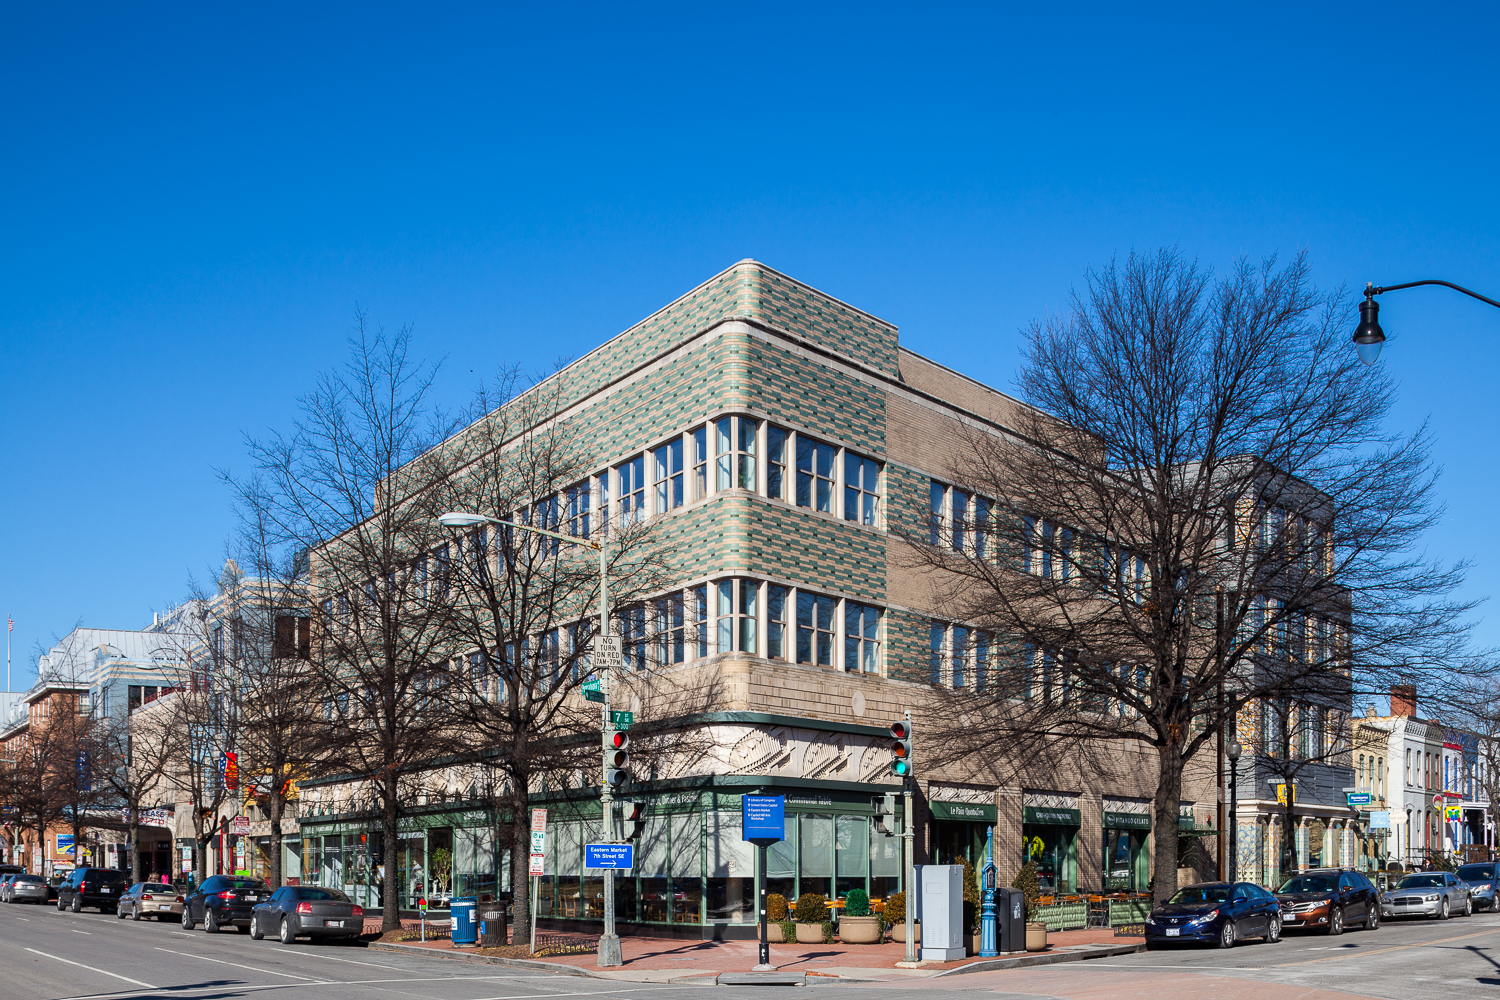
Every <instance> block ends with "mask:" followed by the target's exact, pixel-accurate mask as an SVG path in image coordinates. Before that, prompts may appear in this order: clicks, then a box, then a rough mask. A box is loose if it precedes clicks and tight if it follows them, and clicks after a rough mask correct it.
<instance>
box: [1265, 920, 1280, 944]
mask: <svg viewBox="0 0 1500 1000" xmlns="http://www.w3.org/2000/svg"><path fill="white" fill-rule="evenodd" d="M1266 940H1267V941H1268V942H1270V943H1271V944H1275V943H1276V942H1277V941H1280V940H1281V918H1280V917H1272V918H1271V919H1270V921H1269V922H1268V923H1267V924H1266Z"/></svg>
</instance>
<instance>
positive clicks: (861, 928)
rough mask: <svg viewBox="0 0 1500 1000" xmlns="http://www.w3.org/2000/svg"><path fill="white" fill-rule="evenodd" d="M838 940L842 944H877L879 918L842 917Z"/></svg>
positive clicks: (878, 940)
mask: <svg viewBox="0 0 1500 1000" xmlns="http://www.w3.org/2000/svg"><path fill="white" fill-rule="evenodd" d="M799 936H800V935H799ZM839 940H840V941H842V942H843V943H844V944H879V943H880V918H879V917H876V916H869V917H844V918H843V919H841V920H840V921H839Z"/></svg>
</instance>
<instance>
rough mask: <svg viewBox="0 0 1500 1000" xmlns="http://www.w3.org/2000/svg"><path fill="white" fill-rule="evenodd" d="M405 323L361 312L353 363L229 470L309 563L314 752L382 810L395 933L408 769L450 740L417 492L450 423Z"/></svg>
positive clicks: (386, 919)
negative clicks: (318, 735) (318, 715)
mask: <svg viewBox="0 0 1500 1000" xmlns="http://www.w3.org/2000/svg"><path fill="white" fill-rule="evenodd" d="M409 349H410V335H409V331H407V330H405V329H403V330H401V331H400V332H399V333H397V334H395V335H392V336H387V335H384V334H382V333H375V332H371V331H369V330H368V329H367V328H366V326H365V323H364V319H363V317H360V318H359V325H358V331H357V334H356V337H355V338H354V339H353V341H352V342H351V358H350V361H349V362H348V363H347V365H346V366H345V367H344V368H343V369H342V370H341V371H337V372H333V373H329V374H325V375H323V376H322V377H321V378H320V380H319V383H318V386H317V388H315V389H314V390H313V391H312V392H311V393H309V394H308V395H307V396H305V397H303V399H302V400H301V401H300V404H299V407H300V415H299V417H298V418H297V420H296V422H295V426H294V429H293V430H292V432H291V433H289V434H273V435H272V436H270V437H268V438H265V439H257V440H252V441H250V442H249V449H250V454H251V458H252V461H253V462H254V465H255V472H254V474H252V475H251V476H249V477H244V478H242V477H235V476H226V477H225V478H226V480H227V481H228V482H229V483H230V485H231V486H232V488H233V489H234V491H235V495H236V500H237V503H238V505H239V508H240V510H241V513H242V516H243V518H244V520H245V522H246V523H250V524H255V525H257V526H258V530H260V531H262V532H263V533H264V536H265V540H266V545H268V546H270V547H272V548H274V549H277V550H279V551H280V552H282V553H284V554H285V555H287V556H288V557H291V556H294V554H296V553H299V552H302V553H306V555H305V556H304V557H302V558H305V559H306V560H307V574H308V575H307V581H308V582H307V591H306V592H307V596H308V598H309V602H310V607H309V608H308V609H307V610H308V611H309V612H311V613H313V614H314V617H315V619H316V621H317V623H318V627H317V634H316V635H315V636H313V637H312V641H311V643H310V649H309V657H310V659H309V663H310V664H311V666H312V669H313V671H314V672H315V674H316V678H317V683H318V685H319V686H320V687H321V689H322V691H323V692H324V701H323V703H322V705H320V706H319V707H320V709H321V710H322V712H323V714H324V719H323V723H324V725H323V734H322V735H323V739H322V740H321V743H320V747H319V755H320V759H324V760H327V761H329V762H331V763H338V764H341V765H343V767H344V768H345V769H346V771H347V772H348V773H351V774H354V775H356V776H358V777H359V778H360V779H363V781H364V782H365V785H366V787H367V789H368V792H369V794H371V796H372V797H373V799H374V801H375V803H376V804H377V806H378V810H379V813H380V816H381V827H382V832H383V854H384V858H385V871H386V879H385V885H384V895H383V898H382V911H383V927H384V928H385V929H386V930H395V929H397V928H399V926H400V924H399V913H398V909H397V908H398V905H399V900H398V897H397V895H396V893H394V892H393V891H392V887H393V884H394V873H395V872H396V870H397V847H398V845H397V838H398V831H399V819H400V814H401V805H402V792H403V778H404V776H406V775H410V774H412V773H415V772H420V771H422V770H424V769H426V768H428V767H431V766H433V764H434V763H435V762H436V761H438V760H441V759H442V758H443V757H444V755H445V754H448V753H449V752H451V751H452V750H453V749H454V747H453V745H452V740H451V738H450V735H449V734H448V733H447V732H446V731H445V730H444V729H443V728H442V727H438V726H434V725H433V711H432V710H433V705H434V701H433V690H434V687H435V686H437V685H439V684H441V683H442V682H443V677H444V673H445V667H444V666H443V665H444V664H445V663H446V661H447V653H446V650H445V648H444V645H443V643H444V639H445V636H444V631H443V629H442V628H440V627H439V623H438V621H437V618H436V617H435V615H434V613H433V608H434V601H435V597H436V595H435V594H433V592H432V589H431V587H429V586H428V585H427V580H426V579H425V574H424V572H423V567H425V566H427V565H428V564H427V563H426V562H424V560H428V559H430V558H432V557H431V556H430V555H429V554H430V553H432V552H434V551H435V550H437V549H438V548H439V546H441V545H442V544H444V543H446V542H447V539H446V537H445V536H444V535H443V534H442V529H441V528H440V527H439V526H438V524H437V523H436V522H435V521H434V520H433V519H432V517H431V516H430V513H429V512H428V511H427V510H425V509H423V508H421V507H419V506H417V505H414V504H412V503H410V502H408V501H409V498H411V497H413V496H421V495H422V494H423V493H424V492H425V490H426V489H427V488H428V487H429V486H430V480H429V479H428V478H426V477H428V475H429V470H428V468H427V466H426V465H425V464H424V463H421V462H419V461H417V459H419V458H420V457H421V456H422V455H423V454H424V453H425V452H427V451H428V449H429V448H430V447H431V446H432V445H433V444H435V443H436V442H438V441H440V440H442V439H443V438H444V437H446V436H447V434H448V433H449V431H450V430H451V428H452V424H451V422H445V421H444V420H443V419H442V418H441V416H440V415H439V414H437V413H436V412H435V410H434V409H433V408H432V406H431V403H430V399H429V396H430V392H431V387H432V378H433V374H434V369H433V368H432V367H429V366H424V365H420V364H417V363H415V362H414V361H412V360H411V359H410V357H409V355H408V352H409Z"/></svg>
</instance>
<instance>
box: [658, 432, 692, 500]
mask: <svg viewBox="0 0 1500 1000" xmlns="http://www.w3.org/2000/svg"><path fill="white" fill-rule="evenodd" d="M651 480H652V485H653V486H654V487H655V492H656V512H657V513H658V514H663V513H666V512H667V511H669V510H676V509H677V508H678V507H681V506H682V505H683V503H684V501H685V497H684V495H683V482H682V438H673V439H672V440H671V441H668V442H667V443H666V444H664V445H661V446H660V447H658V448H657V449H656V450H655V451H653V452H652V453H651Z"/></svg>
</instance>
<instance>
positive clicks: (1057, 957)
mask: <svg viewBox="0 0 1500 1000" xmlns="http://www.w3.org/2000/svg"><path fill="white" fill-rule="evenodd" d="M1145 950H1146V945H1145V943H1144V942H1143V943H1141V944H1117V945H1107V946H1105V947H1102V948H1089V949H1087V950H1085V949H1082V948H1080V949H1078V950H1077V951H1055V952H1050V953H1047V954H1041V955H1023V956H1018V957H1016V958H994V959H990V960H988V961H984V962H970V963H969V964H968V965H960V966H959V967H958V968H956V969H944V970H943V971H942V972H938V973H935V974H934V975H933V976H932V977H931V978H933V979H940V978H942V977H943V976H961V975H963V974H964V973H967V972H999V971H1002V970H1004V969H1026V968H1030V967H1031V966H1034V965H1056V964H1058V963H1059V962H1083V961H1087V960H1088V959H1090V958H1113V957H1114V956H1116V955H1134V954H1136V953H1137V952H1142V951H1145Z"/></svg>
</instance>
